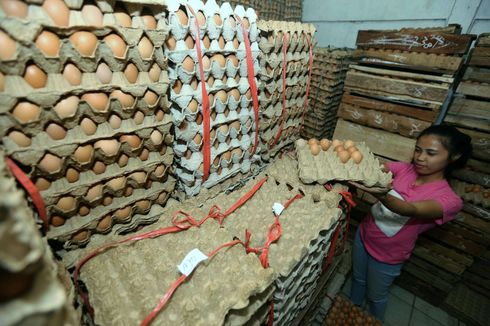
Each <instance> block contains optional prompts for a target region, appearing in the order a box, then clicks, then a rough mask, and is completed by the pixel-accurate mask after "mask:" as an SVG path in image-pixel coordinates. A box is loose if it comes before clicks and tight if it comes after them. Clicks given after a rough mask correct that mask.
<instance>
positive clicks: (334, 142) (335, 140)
mask: <svg viewBox="0 0 490 326" xmlns="http://www.w3.org/2000/svg"><path fill="white" fill-rule="evenodd" d="M343 144H344V142H342V141H340V140H338V139H334V140H332V147H333V148H335V147H337V146H339V145H343Z"/></svg>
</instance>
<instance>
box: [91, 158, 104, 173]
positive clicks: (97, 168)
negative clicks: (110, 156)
mask: <svg viewBox="0 0 490 326" xmlns="http://www.w3.org/2000/svg"><path fill="white" fill-rule="evenodd" d="M105 169H106V166H105V164H104V163H102V162H101V161H96V162H95V163H94V166H93V167H92V171H94V173H95V174H102V173H104V172H105Z"/></svg>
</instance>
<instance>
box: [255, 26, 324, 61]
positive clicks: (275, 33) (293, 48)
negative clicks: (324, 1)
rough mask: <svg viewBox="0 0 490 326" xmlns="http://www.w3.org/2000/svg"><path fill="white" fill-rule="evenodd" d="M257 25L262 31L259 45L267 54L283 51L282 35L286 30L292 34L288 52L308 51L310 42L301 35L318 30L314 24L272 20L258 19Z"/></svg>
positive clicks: (311, 33)
mask: <svg viewBox="0 0 490 326" xmlns="http://www.w3.org/2000/svg"><path fill="white" fill-rule="evenodd" d="M257 27H258V29H259V31H260V35H259V40H260V41H259V46H260V49H261V50H262V52H264V53H265V54H269V53H270V52H280V51H281V49H282V46H283V44H284V41H283V37H282V35H283V33H284V32H289V33H290V34H292V36H291V37H290V39H289V46H288V52H301V51H308V47H309V46H308V42H307V41H306V39H305V38H304V37H301V36H300V35H302V34H303V33H305V34H309V35H311V36H313V34H314V33H315V30H316V29H315V27H314V26H313V25H312V24H302V23H299V22H285V21H270V20H269V21H265V20H259V21H257ZM312 42H314V41H313V40H312Z"/></svg>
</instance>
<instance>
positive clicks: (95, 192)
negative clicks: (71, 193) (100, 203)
mask: <svg viewBox="0 0 490 326" xmlns="http://www.w3.org/2000/svg"><path fill="white" fill-rule="evenodd" d="M102 190H103V187H102V185H100V184H99V185H95V186H93V187H92V188H90V189H89V190H88V191H87V193H86V194H85V197H84V198H85V200H87V201H88V202H89V203H90V202H92V201H94V200H96V199H97V198H100V197H102Z"/></svg>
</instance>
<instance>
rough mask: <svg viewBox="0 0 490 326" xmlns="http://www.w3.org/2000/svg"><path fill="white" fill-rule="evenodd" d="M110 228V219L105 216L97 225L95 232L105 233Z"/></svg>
mask: <svg viewBox="0 0 490 326" xmlns="http://www.w3.org/2000/svg"><path fill="white" fill-rule="evenodd" d="M111 226H112V217H111V216H110V215H106V216H105V217H104V218H102V219H101V220H100V221H99V222H98V223H97V231H100V232H105V231H107V230H108V229H109V228H110V227H111Z"/></svg>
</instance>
